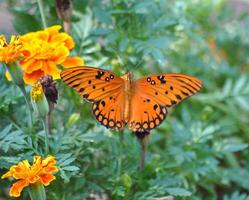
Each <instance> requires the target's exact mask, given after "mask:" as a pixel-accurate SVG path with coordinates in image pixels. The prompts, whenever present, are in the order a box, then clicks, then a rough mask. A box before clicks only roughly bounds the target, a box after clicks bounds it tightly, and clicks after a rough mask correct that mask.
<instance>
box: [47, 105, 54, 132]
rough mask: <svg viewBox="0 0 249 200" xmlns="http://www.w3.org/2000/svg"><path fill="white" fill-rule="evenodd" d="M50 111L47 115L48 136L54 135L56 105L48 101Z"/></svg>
mask: <svg viewBox="0 0 249 200" xmlns="http://www.w3.org/2000/svg"><path fill="white" fill-rule="evenodd" d="M48 107H49V111H48V114H47V126H48V134H50V135H51V134H52V111H53V109H54V104H53V103H52V102H51V101H48Z"/></svg>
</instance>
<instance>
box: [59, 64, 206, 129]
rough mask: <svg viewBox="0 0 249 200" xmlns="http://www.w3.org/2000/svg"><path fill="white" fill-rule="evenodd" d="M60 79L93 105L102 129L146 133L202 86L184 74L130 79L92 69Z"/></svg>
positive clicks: (64, 74)
mask: <svg viewBox="0 0 249 200" xmlns="http://www.w3.org/2000/svg"><path fill="white" fill-rule="evenodd" d="M61 79H62V80H63V81H64V82H65V83H66V84H67V85H68V86H69V87H71V88H73V89H74V90H75V91H77V92H78V93H79V94H80V95H81V96H82V97H83V98H84V99H85V100H87V101H89V102H91V103H92V111H93V115H94V116H95V118H96V119H97V120H98V121H99V122H100V123H101V124H102V125H103V126H105V127H107V128H111V129H116V130H122V129H124V128H125V126H126V125H128V128H129V129H130V130H131V131H132V132H135V133H149V132H150V130H152V129H154V128H156V127H157V126H159V125H160V124H161V123H162V121H163V120H164V119H165V118H166V116H167V113H168V108H169V107H171V106H173V105H176V104H177V103H179V102H181V101H182V100H184V99H186V98H187V97H190V96H192V95H194V94H195V93H197V92H198V91H199V90H200V89H201V87H202V82H201V80H199V79H198V78H195V77H193V76H188V75H185V74H166V73H161V74H153V75H148V76H145V77H142V78H140V79H138V80H134V79H133V74H132V72H128V73H127V74H125V75H123V76H118V75H117V74H115V73H113V72H111V71H108V70H104V69H100V68H95V67H88V66H78V67H73V68H68V69H65V70H63V71H62V72H61Z"/></svg>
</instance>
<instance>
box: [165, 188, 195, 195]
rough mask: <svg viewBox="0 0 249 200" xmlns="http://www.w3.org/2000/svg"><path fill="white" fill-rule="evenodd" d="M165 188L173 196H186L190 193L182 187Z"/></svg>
mask: <svg viewBox="0 0 249 200" xmlns="http://www.w3.org/2000/svg"><path fill="white" fill-rule="evenodd" d="M165 190H166V191H167V192H168V193H169V194H171V195H174V196H181V197H188V196H190V195H191V192H189V191H188V190H185V189H183V188H178V187H175V188H173V187H172V188H165Z"/></svg>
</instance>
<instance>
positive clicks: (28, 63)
mask: <svg viewBox="0 0 249 200" xmlns="http://www.w3.org/2000/svg"><path fill="white" fill-rule="evenodd" d="M35 61H36V60H34V59H28V60H21V61H20V62H19V64H20V66H21V68H22V70H24V71H25V70H26V69H27V68H28V67H29V66H32V65H33V63H34V62H35Z"/></svg>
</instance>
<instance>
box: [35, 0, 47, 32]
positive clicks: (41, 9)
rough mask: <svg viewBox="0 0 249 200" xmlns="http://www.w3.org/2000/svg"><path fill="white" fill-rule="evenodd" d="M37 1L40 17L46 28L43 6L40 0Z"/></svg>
mask: <svg viewBox="0 0 249 200" xmlns="http://www.w3.org/2000/svg"><path fill="white" fill-rule="evenodd" d="M37 3H38V7H39V10H40V13H41V19H42V25H43V28H46V27H47V22H46V18H45V13H44V7H43V3H42V0H37Z"/></svg>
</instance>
